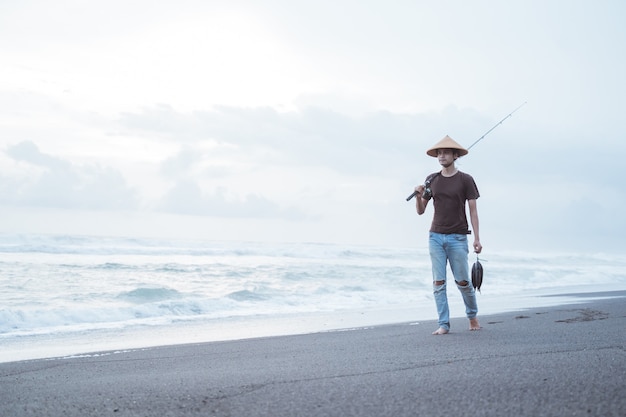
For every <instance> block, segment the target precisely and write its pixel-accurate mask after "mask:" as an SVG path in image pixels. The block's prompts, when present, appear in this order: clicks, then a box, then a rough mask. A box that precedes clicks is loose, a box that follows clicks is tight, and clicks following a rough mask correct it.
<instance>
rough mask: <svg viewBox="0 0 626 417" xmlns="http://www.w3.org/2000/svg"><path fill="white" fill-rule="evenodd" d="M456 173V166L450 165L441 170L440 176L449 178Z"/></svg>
mask: <svg viewBox="0 0 626 417" xmlns="http://www.w3.org/2000/svg"><path fill="white" fill-rule="evenodd" d="M457 172H458V170H457V169H456V166H455V165H454V164H450V165H448V166H447V167H443V168H442V170H441V175H443V176H444V177H451V176H453V175H454V174H456V173H457Z"/></svg>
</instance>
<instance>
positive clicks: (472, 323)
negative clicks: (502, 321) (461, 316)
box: [469, 317, 480, 330]
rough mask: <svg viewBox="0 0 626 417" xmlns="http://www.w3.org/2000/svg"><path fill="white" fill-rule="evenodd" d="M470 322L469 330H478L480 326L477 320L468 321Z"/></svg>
mask: <svg viewBox="0 0 626 417" xmlns="http://www.w3.org/2000/svg"><path fill="white" fill-rule="evenodd" d="M469 321H470V330H480V324H479V323H478V319H477V318H476V317H474V318H473V319H469Z"/></svg>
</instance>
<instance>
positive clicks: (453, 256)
mask: <svg viewBox="0 0 626 417" xmlns="http://www.w3.org/2000/svg"><path fill="white" fill-rule="evenodd" d="M428 248H429V252H430V260H431V263H432V269H433V294H434V296H435V304H436V305H437V314H438V315H439V327H441V328H443V329H446V330H450V309H449V308H448V294H447V292H446V283H447V280H446V272H447V269H446V265H447V263H448V262H449V263H450V269H451V270H452V275H454V280H455V281H456V286H457V288H458V289H459V291H460V292H461V295H462V296H463V302H464V303H465V314H466V315H467V318H468V319H472V318H474V317H476V314H477V313H478V306H477V304H476V293H475V292H474V287H473V286H472V280H471V279H470V276H469V263H468V260H467V256H468V252H469V251H468V248H467V235H461V234H441V233H433V232H430V238H429V241H428ZM436 281H443V284H442V285H435V282H436ZM463 281H465V282H466V285H464V286H461V285H459V282H463Z"/></svg>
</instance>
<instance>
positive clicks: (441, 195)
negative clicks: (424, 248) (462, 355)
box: [415, 136, 483, 335]
mask: <svg viewBox="0 0 626 417" xmlns="http://www.w3.org/2000/svg"><path fill="white" fill-rule="evenodd" d="M426 153H427V154H428V155H429V156H432V157H436V158H437V159H438V161H439V164H440V165H441V167H442V169H441V171H440V172H437V173H435V174H431V175H429V176H428V178H427V179H426V182H425V185H419V186H417V187H415V193H416V197H417V198H416V200H417V202H416V204H415V207H416V210H417V214H419V215H422V214H424V211H425V210H426V206H427V205H428V202H429V201H430V200H431V198H432V200H433V204H434V208H435V214H434V215H433V222H432V225H431V228H430V238H429V245H428V247H429V252H430V259H431V262H432V273H433V293H434V296H435V303H436V305H437V313H438V315H439V328H438V329H437V330H435V331H434V332H433V334H434V335H442V334H446V333H448V332H449V331H450V310H449V308H448V295H447V293H446V265H447V263H448V262H449V263H450V269H451V270H452V274H453V275H454V280H455V283H456V286H457V288H458V289H459V291H460V292H461V295H462V296H463V302H464V303H465V314H466V315H467V318H468V319H469V322H470V330H478V329H480V324H479V323H478V319H477V318H476V315H477V313H478V307H477V304H476V293H475V292H474V288H473V286H472V283H471V280H470V279H469V264H468V260H467V257H468V243H467V236H468V235H469V234H470V233H471V232H470V231H469V228H468V225H467V217H466V215H465V202H466V201H467V205H468V207H469V213H470V221H471V224H472V229H473V231H474V243H473V247H474V252H476V253H480V252H481V251H482V248H483V247H482V245H481V244H480V234H479V228H478V211H477V209H476V199H477V198H478V197H479V196H480V194H479V193H478V187H476V183H475V182H474V179H473V178H472V177H471V176H470V175H468V174H466V173H464V172H461V171H459V170H458V169H457V168H456V166H455V161H456V160H457V158H459V157H461V156H463V155H467V153H468V150H467V149H465V148H463V147H462V146H461V145H459V144H458V143H457V142H455V141H454V140H453V139H452V138H451V137H449V136H446V137H444V138H443V139H442V140H440V141H439V142H438V143H437V144H435V145H434V146H433V147H432V148H430V149H429V150H428V151H426Z"/></svg>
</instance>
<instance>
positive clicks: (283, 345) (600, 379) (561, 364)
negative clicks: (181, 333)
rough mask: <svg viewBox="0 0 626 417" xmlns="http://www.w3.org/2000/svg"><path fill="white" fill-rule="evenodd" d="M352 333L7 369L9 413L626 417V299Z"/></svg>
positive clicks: (4, 402) (2, 368) (0, 408)
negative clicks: (472, 323) (444, 325)
mask: <svg viewBox="0 0 626 417" xmlns="http://www.w3.org/2000/svg"><path fill="white" fill-rule="evenodd" d="M576 296H577V297H580V303H576V304H568V305H564V306H556V307H539V308H535V309H530V310H525V311H520V312H513V313H504V314H496V315H491V316H482V317H480V319H481V324H482V326H483V329H482V330H480V331H469V330H467V328H468V323H467V320H466V319H453V320H452V330H451V333H449V334H447V335H443V336H432V335H431V332H432V331H433V330H435V329H436V328H437V325H436V322H435V321H426V322H420V323H403V324H394V325H385V326H376V327H371V328H360V329H352V330H345V331H334V332H324V333H313V334H306V335H296V336H279V337H267V338H257V339H247V340H237V341H227V342H212V343H202V344H190V345H175V346H165V347H156V348H148V349H138V350H129V351H118V352H101V353H98V354H90V355H85V356H83V357H73V358H57V359H41V360H31V361H22V362H9V363H0V415H1V416H11V417H20V416H81V417H85V416H108V415H110V416H159V417H163V416H272V417H276V416H376V417H380V416H394V417H396V416H417V415H419V416H450V415H458V416H470V415H471V416H505V415H516V416H625V415H626V396H624V393H626V379H625V378H624V375H626V350H625V345H626V335H625V333H624V330H625V329H626V298H624V297H626V291H619V292H612V293H602V294H599V293H594V294H577V295H576Z"/></svg>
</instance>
